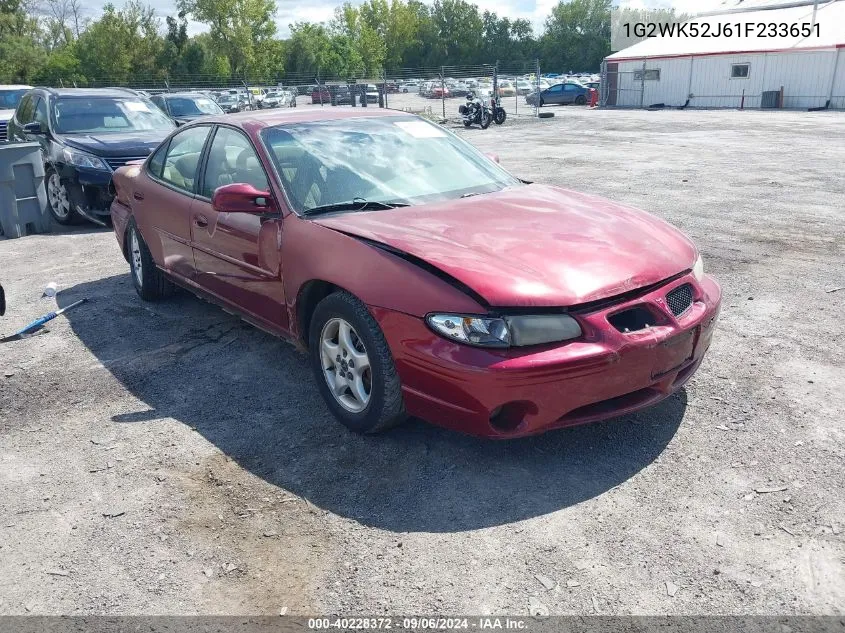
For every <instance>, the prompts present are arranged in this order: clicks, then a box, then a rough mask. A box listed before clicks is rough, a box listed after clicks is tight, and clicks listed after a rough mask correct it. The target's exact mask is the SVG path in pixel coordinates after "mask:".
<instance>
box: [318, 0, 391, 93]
mask: <svg viewBox="0 0 845 633" xmlns="http://www.w3.org/2000/svg"><path fill="white" fill-rule="evenodd" d="M374 2H375V3H376V5H377V6H376V8H375V11H374V10H373V9H374V7H373V5H372V3H368V4H366V5H364V6H363V7H362V8H361V9H359V8H357V7H355V6H353V5H352V4H351V3H349V2H346V3H344V4H343V5H341V6H339V7H337V8H336V9H335V17H334V20H333V21H332V23H331V30H330V33H331V34H333V35H335V36H339V37H340V38H346V40H347V41H348V43H349V45H350V46H351V47H352V49H353V50H354V51H355V59H356V60H360V67H359V68H350V69H349V71H351V72H353V73H356V74H360V73H363V74H366V75H368V76H371V77H372V76H375V75H376V73H377V72H378V71H379V70H380V69H381V68H382V67H383V66H384V59H385V55H386V46H385V41H384V33H385V31H386V28H387V25H386V20H387V4H386V3H384V2H383V0H374ZM382 5H383V6H382ZM356 71H357V72H356Z"/></svg>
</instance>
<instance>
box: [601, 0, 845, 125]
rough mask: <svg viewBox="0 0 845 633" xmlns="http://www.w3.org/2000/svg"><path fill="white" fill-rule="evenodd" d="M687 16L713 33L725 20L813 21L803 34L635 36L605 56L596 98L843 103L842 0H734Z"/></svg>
mask: <svg viewBox="0 0 845 633" xmlns="http://www.w3.org/2000/svg"><path fill="white" fill-rule="evenodd" d="M693 22H696V23H698V24H699V26H700V28H704V27H701V25H703V24H704V23H707V24H709V25H710V26H709V28H710V32H716V33H718V32H719V31H718V30H717V29H718V28H719V25H725V24H730V25H737V24H741V25H745V24H755V25H760V24H765V25H769V24H776V25H781V24H786V25H802V24H811V25H817V26H813V29H812V30H813V35H812V36H810V37H801V34H800V33H799V34H798V37H791V36H787V37H781V36H780V34H778V36H776V37H756V36H752V37H736V36H733V37H718V38H715V37H711V38H703V37H697V38H692V37H677V36H675V37H662V38H661V37H655V38H649V39H646V40H643V41H641V42H639V43H637V44H635V45H633V46H631V47H629V48H626V49H624V50H621V51H619V52H617V53H614V54H612V55H610V56H609V57H607V58H606V59H605V63H604V64H603V67H602V87H601V92H602V104H603V105H605V106H620V107H648V106H650V105H656V104H664V105H665V106H666V107H674V106H684V105H687V106H688V107H691V108H740V107H745V108H761V107H764V108H768V107H774V108H777V107H782V108H792V109H808V108H822V107H826V106H827V107H830V108H837V109H843V108H845V0H819V1H818V2H813V1H812V0H803V1H802V0H797V1H796V0H793V1H784V0H781V1H779V2H777V1H775V2H773V1H772V0H744V1H743V0H740V1H739V3H738V4H737V6H736V8H734V9H731V10H726V11H721V12H718V13H713V14H708V15H702V16H698V17H695V18H692V19H691V20H690V21H689V23H690V24H692V23H693ZM743 28H744V26H743ZM756 32H757V28H756V27H755V28H754V29H752V33H753V34H756ZM816 34H817V35H816Z"/></svg>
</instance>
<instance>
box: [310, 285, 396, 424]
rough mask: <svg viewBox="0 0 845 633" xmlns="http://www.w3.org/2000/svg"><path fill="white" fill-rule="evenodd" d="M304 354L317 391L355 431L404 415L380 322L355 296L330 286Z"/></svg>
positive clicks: (340, 418)
mask: <svg viewBox="0 0 845 633" xmlns="http://www.w3.org/2000/svg"><path fill="white" fill-rule="evenodd" d="M308 340H309V355H310V362H311V369H312V371H313V373H314V379H315V380H316V381H317V385H318V388H319V390H320V394H321V395H322V396H323V399H324V400H325V401H326V404H327V405H328V407H329V409H330V410H331V412H332V413H333V414H334V416H335V417H336V418H337V419H338V420H339V421H340V422H341V423H342V424H343V425H344V426H346V427H347V428H348V429H350V430H351V431H355V432H356V433H378V432H379V431H384V430H385V429H388V428H390V427H392V426H395V425H397V424H399V423H401V422H402V421H403V420H404V419H405V417H406V414H405V404H404V402H403V400H402V387H401V383H400V381H399V374H398V373H397V372H396V366H395V365H394V363H393V356H392V355H391V353H390V348H389V347H388V345H387V341H385V339H384V334H382V331H381V328H379V326H378V323H376V321H375V319H374V318H373V317H372V315H371V314H370V313H369V311H368V310H367V307H366V306H365V305H364V304H363V303H362V302H361V301H360V300H358V299H357V298H356V297H354V296H352V295H351V294H349V293H347V292H336V293H334V294H331V295H329V296H328V297H326V298H325V299H323V300H322V301H321V302H320V303H319V304H317V307H316V309H315V310H314V315H313V316H312V318H311V327H310V330H309V337H308Z"/></svg>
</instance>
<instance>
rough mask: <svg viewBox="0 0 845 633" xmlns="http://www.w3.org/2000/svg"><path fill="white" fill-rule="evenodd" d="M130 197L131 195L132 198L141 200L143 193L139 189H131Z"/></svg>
mask: <svg viewBox="0 0 845 633" xmlns="http://www.w3.org/2000/svg"><path fill="white" fill-rule="evenodd" d="M132 197H133V198H135V199H136V200H143V199H144V194H143V193H141V192H140V191H133V192H132Z"/></svg>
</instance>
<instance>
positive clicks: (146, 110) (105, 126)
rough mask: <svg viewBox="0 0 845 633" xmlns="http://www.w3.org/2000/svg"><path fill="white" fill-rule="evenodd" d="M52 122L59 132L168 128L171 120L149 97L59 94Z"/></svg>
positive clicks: (103, 131) (77, 132)
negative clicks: (144, 98) (65, 95)
mask: <svg viewBox="0 0 845 633" xmlns="http://www.w3.org/2000/svg"><path fill="white" fill-rule="evenodd" d="M53 124H54V126H55V129H56V132H58V133H60V134H82V133H90V132H97V133H107V132H130V131H132V132H135V131H145V130H161V131H168V130H171V129H173V127H174V126H173V122H172V121H171V120H170V119H169V118H168V117H167V115H166V114H164V112H162V111H161V110H159V109H158V108H157V107H156V106H154V105H153V104H152V103H150V102H149V101H145V100H141V99H123V98H111V97H66V98H59V99H58V100H57V101H56V102H55V105H54V107H53Z"/></svg>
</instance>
